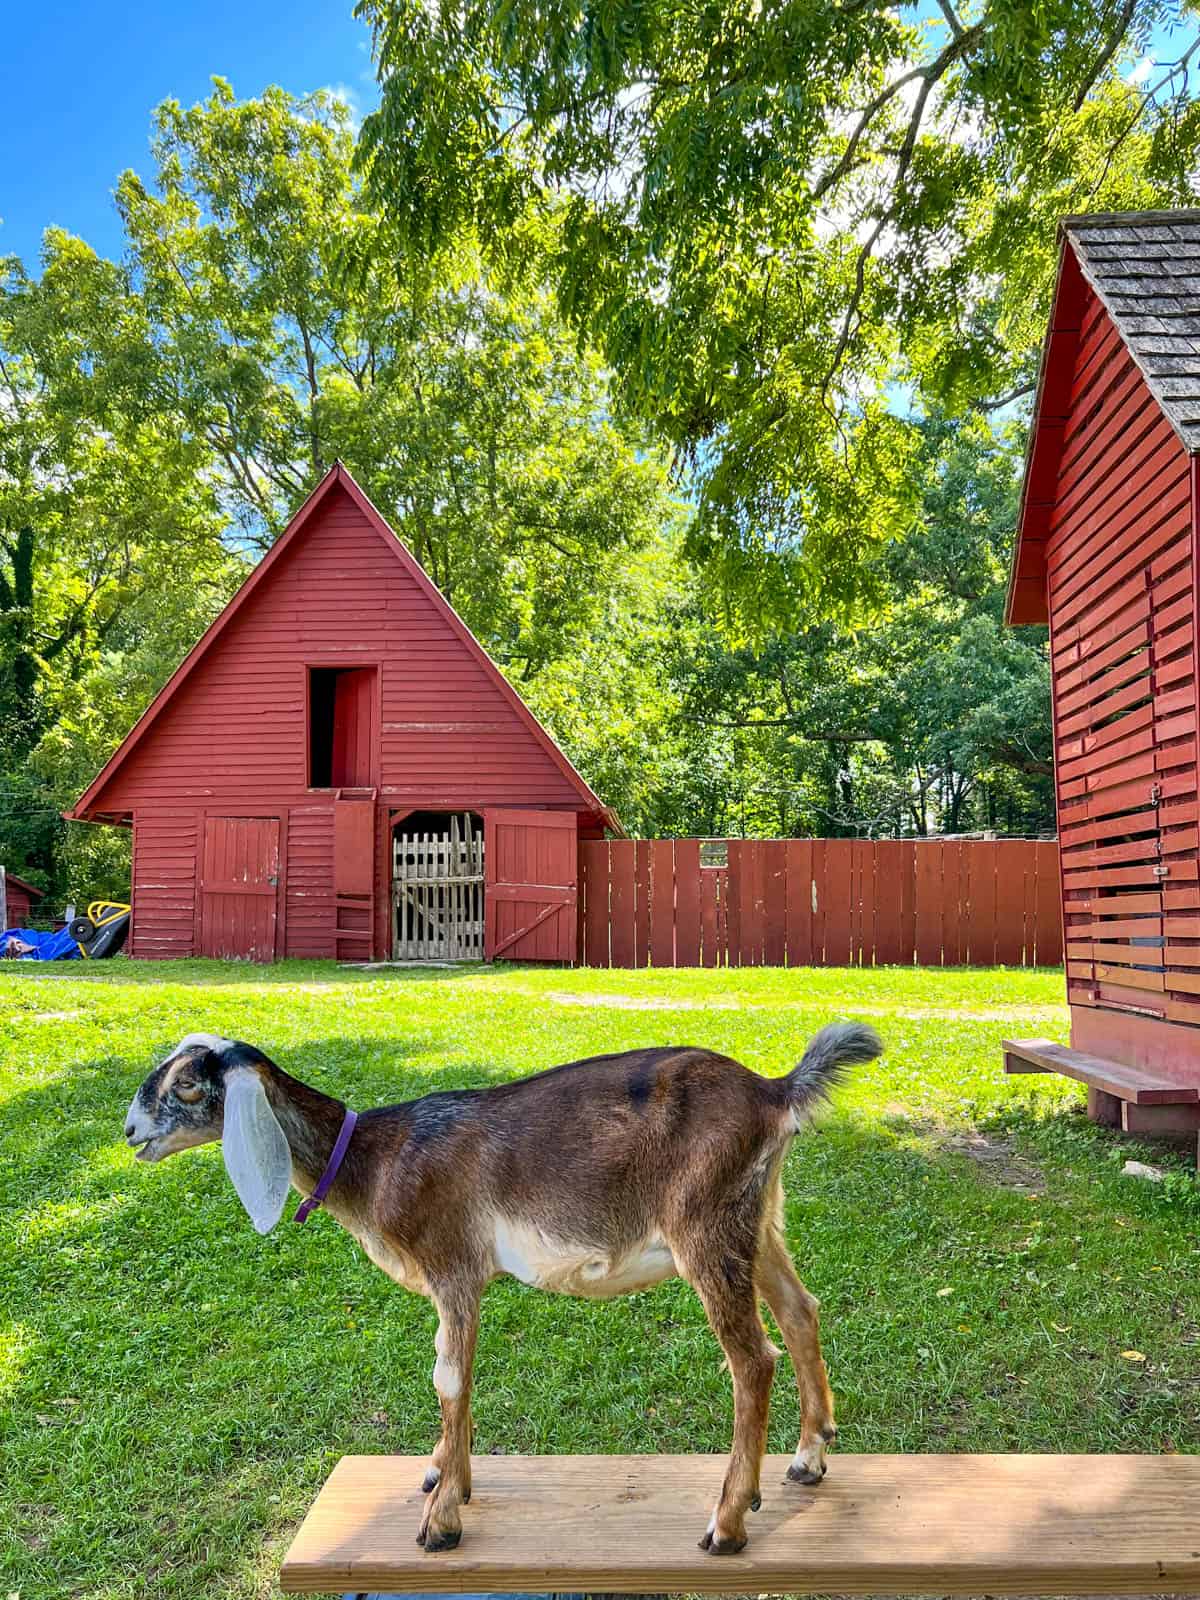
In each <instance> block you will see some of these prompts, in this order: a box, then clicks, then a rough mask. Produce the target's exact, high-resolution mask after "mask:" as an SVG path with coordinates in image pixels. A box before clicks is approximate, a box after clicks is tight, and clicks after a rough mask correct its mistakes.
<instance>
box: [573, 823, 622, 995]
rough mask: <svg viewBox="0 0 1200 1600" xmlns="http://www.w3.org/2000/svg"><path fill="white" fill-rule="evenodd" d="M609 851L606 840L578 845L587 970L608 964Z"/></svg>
mask: <svg viewBox="0 0 1200 1600" xmlns="http://www.w3.org/2000/svg"><path fill="white" fill-rule="evenodd" d="M621 842H622V841H620V840H618V841H617V843H621ZM608 850H609V841H608V840H607V839H584V840H582V841H581V842H580V845H579V868H580V873H581V888H582V891H583V895H584V904H583V959H584V961H585V962H586V963H587V965H588V966H589V967H607V966H608V965H609V964H610V957H609V950H608V925H609V907H608V893H609V872H608Z"/></svg>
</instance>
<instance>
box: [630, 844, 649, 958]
mask: <svg viewBox="0 0 1200 1600" xmlns="http://www.w3.org/2000/svg"><path fill="white" fill-rule="evenodd" d="M633 851H634V855H633V862H634V867H633V872H634V884H635V888H634V912H633V929H634V933H633V944H634V950H633V964H634V966H635V967H648V966H649V965H650V841H649V839H635V840H634V841H633Z"/></svg>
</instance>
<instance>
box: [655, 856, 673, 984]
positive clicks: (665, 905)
mask: <svg viewBox="0 0 1200 1600" xmlns="http://www.w3.org/2000/svg"><path fill="white" fill-rule="evenodd" d="M650 960H651V962H652V963H653V965H654V966H656V967H673V966H674V965H675V851H674V848H673V846H672V841H671V840H670V839H653V840H651V842H650Z"/></svg>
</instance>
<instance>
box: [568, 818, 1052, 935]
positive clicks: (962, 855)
mask: <svg viewBox="0 0 1200 1600" xmlns="http://www.w3.org/2000/svg"><path fill="white" fill-rule="evenodd" d="M728 851H729V864H728V866H724V867H707V866H701V865H700V841H699V840H698V839H607V840H604V839H602V840H586V841H584V842H582V843H581V844H580V847H579V854H580V874H579V959H580V961H581V962H582V963H583V964H584V965H585V966H589V967H646V966H654V967H670V966H676V967H698V966H704V967H718V966H731V967H759V966H790V967H807V966H826V967H842V966H867V967H869V966H885V965H901V966H912V965H913V964H914V963H916V964H917V965H919V966H932V967H938V966H973V967H990V966H995V965H1004V966H1022V965H1024V966H1032V965H1033V964H1034V963H1035V962H1036V963H1037V964H1038V965H1039V966H1053V965H1057V964H1058V963H1059V962H1060V961H1061V960H1062V909H1061V897H1060V893H1059V879H1058V845H1057V843H1056V842H1055V841H1054V840H1033V839H995V840H992V839H879V840H871V839H730V840H729V842H728Z"/></svg>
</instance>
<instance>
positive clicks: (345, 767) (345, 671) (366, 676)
mask: <svg viewBox="0 0 1200 1600" xmlns="http://www.w3.org/2000/svg"><path fill="white" fill-rule="evenodd" d="M375 677H376V670H375V668H374V667H310V668H309V669H308V787H309V788H310V789H353V788H362V787H365V786H368V785H370V784H372V783H374V781H375V777H374V770H373V769H374V759H373V756H374V750H375V717H374V707H375Z"/></svg>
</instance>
